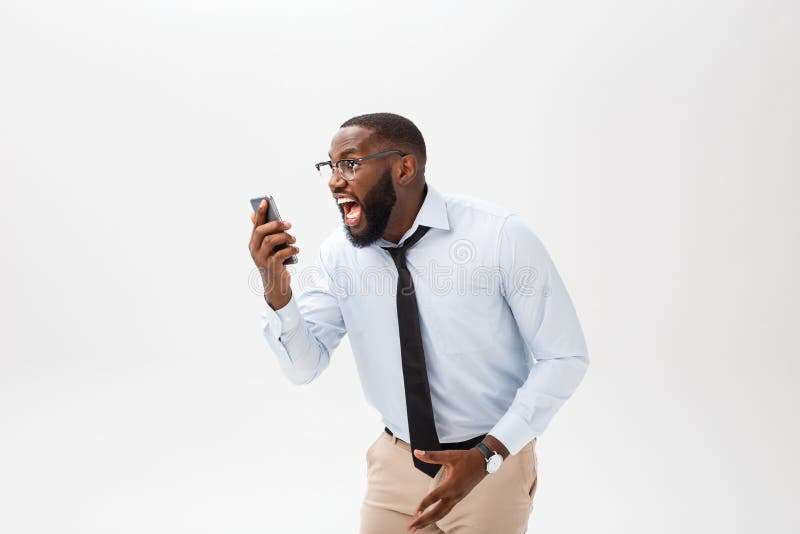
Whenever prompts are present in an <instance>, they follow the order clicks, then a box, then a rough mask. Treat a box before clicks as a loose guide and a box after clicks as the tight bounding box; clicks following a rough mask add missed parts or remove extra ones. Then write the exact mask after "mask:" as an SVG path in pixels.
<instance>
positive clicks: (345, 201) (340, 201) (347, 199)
mask: <svg viewBox="0 0 800 534" xmlns="http://www.w3.org/2000/svg"><path fill="white" fill-rule="evenodd" d="M348 202H355V200H353V199H352V198H347V197H340V198H338V199H336V203H337V204H346V203H348Z"/></svg>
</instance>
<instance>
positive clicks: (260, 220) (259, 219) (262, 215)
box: [253, 198, 269, 226]
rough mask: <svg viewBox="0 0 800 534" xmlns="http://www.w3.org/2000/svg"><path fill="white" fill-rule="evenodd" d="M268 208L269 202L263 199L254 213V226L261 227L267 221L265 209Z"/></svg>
mask: <svg viewBox="0 0 800 534" xmlns="http://www.w3.org/2000/svg"><path fill="white" fill-rule="evenodd" d="M268 208H269V201H268V200H267V199H266V198H265V199H263V200H262V201H261V204H259V205H258V212H257V213H256V220H255V221H253V222H254V223H255V225H256V226H261V225H262V224H264V221H266V220H267V209H268Z"/></svg>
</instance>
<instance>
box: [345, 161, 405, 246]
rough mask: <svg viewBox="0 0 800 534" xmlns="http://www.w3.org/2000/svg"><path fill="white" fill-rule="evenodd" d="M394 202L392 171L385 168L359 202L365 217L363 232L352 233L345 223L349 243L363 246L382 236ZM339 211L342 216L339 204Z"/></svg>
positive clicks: (395, 194) (395, 198) (395, 200)
mask: <svg viewBox="0 0 800 534" xmlns="http://www.w3.org/2000/svg"><path fill="white" fill-rule="evenodd" d="M396 202H397V193H395V190H394V184H393V183H392V172H391V170H387V171H386V172H385V173H383V174H382V175H381V177H380V179H379V180H378V183H376V184H375V185H374V186H372V189H370V190H369V192H368V193H367V194H366V196H365V197H364V202H363V203H362V204H361V212H362V213H361V216H362V217H365V218H366V228H365V229H364V231H363V233H361V234H358V235H356V234H353V230H352V228H351V227H349V226H347V225H345V228H346V229H347V238H348V239H349V240H350V243H352V244H353V246H355V247H358V248H363V247H367V246H369V245H371V244H373V243H374V242H375V241H377V240H378V239H380V238H381V237H383V233H384V232H385V231H386V226H387V225H388V224H389V216H390V215H391V214H392V208H393V207H394V205H395V203H396ZM339 211H341V212H342V216H344V209H343V208H342V207H341V206H340V207H339Z"/></svg>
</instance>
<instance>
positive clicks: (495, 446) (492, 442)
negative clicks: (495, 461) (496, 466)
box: [483, 434, 511, 460]
mask: <svg viewBox="0 0 800 534" xmlns="http://www.w3.org/2000/svg"><path fill="white" fill-rule="evenodd" d="M483 443H485V444H486V446H487V447H489V448H490V449H492V450H493V451H495V452H496V453H497V454H499V455H500V456H502V457H503V460H505V459H506V458H508V457H509V456H511V453H510V452H509V451H508V449H507V448H506V446H505V445H503V443H502V442H501V441H500V440H499V439H497V438H496V437H494V436H492V435H491V434H488V435H487V436H486V437H485V438H483Z"/></svg>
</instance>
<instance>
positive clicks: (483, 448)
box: [475, 442, 496, 462]
mask: <svg viewBox="0 0 800 534" xmlns="http://www.w3.org/2000/svg"><path fill="white" fill-rule="evenodd" d="M475 448H476V449H478V450H479V451H480V452H481V454H483V457H484V458H486V461H487V462H488V461H489V458H491V457H492V456H494V455H495V454H496V453H495V452H494V451H493V450H492V449H490V448H489V447H488V446H487V445H486V444H485V443H483V442H481V443H478V444H477V445H475Z"/></svg>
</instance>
